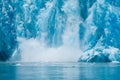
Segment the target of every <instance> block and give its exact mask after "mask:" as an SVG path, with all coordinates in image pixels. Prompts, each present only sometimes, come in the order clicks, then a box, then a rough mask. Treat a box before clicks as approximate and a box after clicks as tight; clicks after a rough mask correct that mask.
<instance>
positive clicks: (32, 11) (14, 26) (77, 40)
mask: <svg viewBox="0 0 120 80" xmlns="http://www.w3.org/2000/svg"><path fill="white" fill-rule="evenodd" d="M0 10H1V12H0V37H1V39H0V60H7V59H8V58H10V57H11V56H12V58H15V57H16V56H15V55H17V54H18V52H20V54H19V55H21V60H23V61H24V60H25V59H26V60H29V59H30V58H32V57H33V56H34V57H35V58H37V60H40V59H39V58H41V59H42V57H41V56H44V57H45V59H48V58H50V59H52V55H53V54H54V55H56V56H57V58H59V60H62V59H63V56H65V54H66V57H64V59H65V60H67V61H69V60H70V61H71V60H72V59H74V60H75V61H78V57H79V56H80V58H79V61H85V62H111V61H119V49H120V35H119V33H120V26H119V25H120V11H119V10H120V3H119V0H114V1H113V0H11V1H10V0H7V1H5V0H1V1H0ZM28 42H30V43H28ZM34 43H35V44H34ZM36 43H37V44H36ZM24 46H26V47H27V48H26V47H24ZM36 46H38V47H36ZM31 48H33V51H31V52H30V51H29V50H31ZM34 48H35V49H34ZM47 50H48V51H47ZM104 50H110V51H111V52H104ZM113 50H114V51H113ZM115 50H116V51H115ZM15 51H16V53H15ZM112 51H113V52H112ZM13 53H14V54H13ZM34 53H36V54H34ZM44 53H46V55H44ZM50 53H53V54H50ZM69 53H70V54H69ZM96 53H97V54H96ZM58 54H59V55H58ZM48 55H50V56H48ZM68 55H70V56H68ZM78 55H79V56H78ZM26 56H27V57H26ZM46 56H47V57H46ZM116 56H117V57H116ZM17 57H19V56H17ZM67 57H69V58H67ZM35 58H34V59H35ZM57 58H56V59H57ZM50 59H48V61H49V60H50ZM68 59H69V60H68ZM53 60H54V59H53ZM43 61H44V59H43ZM63 61H64V60H63Z"/></svg>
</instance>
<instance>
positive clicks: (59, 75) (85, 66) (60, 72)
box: [0, 62, 120, 80]
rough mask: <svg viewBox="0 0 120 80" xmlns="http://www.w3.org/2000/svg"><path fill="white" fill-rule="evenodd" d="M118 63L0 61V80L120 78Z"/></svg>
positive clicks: (111, 79)
mask: <svg viewBox="0 0 120 80" xmlns="http://www.w3.org/2000/svg"><path fill="white" fill-rule="evenodd" d="M119 73H120V64H119V63H74V62H66V63H61V62H59V63H58V62H54V63H52V62H45V63H39V62H32V63H31V62H29V63H28V62H14V63H9V62H6V63H0V80H120V75H119Z"/></svg>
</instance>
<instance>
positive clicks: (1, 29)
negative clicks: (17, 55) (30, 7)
mask: <svg viewBox="0 0 120 80" xmlns="http://www.w3.org/2000/svg"><path fill="white" fill-rule="evenodd" d="M14 15H15V13H14V8H13V5H12V2H11V1H9V0H8V1H7V0H6V1H4V0H1V1H0V60H3V61H5V60H7V59H8V58H10V57H11V56H12V53H13V52H14V50H15V49H16V48H17V40H16V26H15V24H14V19H15V18H14Z"/></svg>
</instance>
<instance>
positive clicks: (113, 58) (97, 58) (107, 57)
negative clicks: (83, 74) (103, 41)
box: [79, 47, 120, 62]
mask: <svg viewBox="0 0 120 80" xmlns="http://www.w3.org/2000/svg"><path fill="white" fill-rule="evenodd" d="M79 62H120V50H119V49H118V48H114V47H108V48H94V49H91V50H88V51H85V52H84V53H83V54H82V55H81V56H80V58H79Z"/></svg>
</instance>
